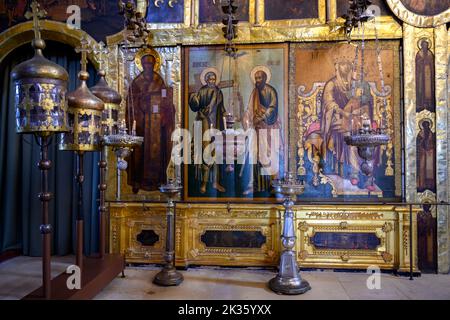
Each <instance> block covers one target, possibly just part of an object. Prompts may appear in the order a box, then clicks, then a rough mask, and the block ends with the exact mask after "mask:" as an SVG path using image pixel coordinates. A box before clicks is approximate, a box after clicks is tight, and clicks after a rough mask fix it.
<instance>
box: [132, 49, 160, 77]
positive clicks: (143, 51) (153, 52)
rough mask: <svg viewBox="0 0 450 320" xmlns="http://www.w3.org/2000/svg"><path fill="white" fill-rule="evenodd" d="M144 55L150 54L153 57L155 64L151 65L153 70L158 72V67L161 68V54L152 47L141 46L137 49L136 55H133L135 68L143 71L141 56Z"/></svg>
mask: <svg viewBox="0 0 450 320" xmlns="http://www.w3.org/2000/svg"><path fill="white" fill-rule="evenodd" d="M145 56H152V57H153V58H155V61H156V62H155V65H154V67H153V71H155V72H159V69H160V68H161V64H162V62H161V56H160V55H159V53H158V52H157V51H156V50H155V49H153V48H142V49H139V51H138V52H136V56H135V57H134V63H135V64H136V68H138V70H139V71H141V72H142V71H143V70H144V68H143V67H142V61H141V60H142V58H143V57H145Z"/></svg>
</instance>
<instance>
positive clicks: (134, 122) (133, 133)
mask: <svg viewBox="0 0 450 320" xmlns="http://www.w3.org/2000/svg"><path fill="white" fill-rule="evenodd" d="M131 132H132V135H133V136H135V135H136V120H133V130H132V131H131Z"/></svg>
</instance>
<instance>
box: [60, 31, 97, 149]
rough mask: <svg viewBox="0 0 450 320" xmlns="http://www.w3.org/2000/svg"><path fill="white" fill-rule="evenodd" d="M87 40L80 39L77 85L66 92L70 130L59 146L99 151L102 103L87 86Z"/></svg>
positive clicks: (64, 135) (61, 147)
mask: <svg viewBox="0 0 450 320" xmlns="http://www.w3.org/2000/svg"><path fill="white" fill-rule="evenodd" d="M87 45H88V43H87V40H86V39H82V41H81V49H77V51H78V52H82V59H81V65H82V70H81V71H80V73H79V74H78V79H79V80H80V85H79V87H78V88H77V89H76V90H75V91H73V92H70V93H68V94H67V100H68V122H69V129H70V131H69V132H67V133H64V134H63V136H62V139H61V143H60V146H59V149H60V150H64V151H100V149H101V131H102V113H103V110H104V103H103V101H102V100H100V99H99V98H97V97H96V96H95V95H94V94H93V93H92V92H91V91H90V90H89V88H88V86H87V84H86V81H87V80H88V79H89V73H87V71H86V64H87V57H86V54H87V52H88V49H87Z"/></svg>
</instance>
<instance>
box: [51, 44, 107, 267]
mask: <svg viewBox="0 0 450 320" xmlns="http://www.w3.org/2000/svg"><path fill="white" fill-rule="evenodd" d="M75 51H76V52H77V53H80V52H81V71H80V73H79V74H78V79H79V80H80V85H79V86H78V88H77V89H76V90H75V91H73V92H70V93H68V94H67V98H68V107H69V108H68V116H69V128H70V131H69V132H67V133H64V134H63V136H62V139H61V143H60V146H59V149H60V150H63V151H74V152H76V154H77V160H78V165H77V174H76V180H77V183H78V214H77V250H76V251H77V252H76V264H77V266H78V267H79V268H80V269H82V266H83V237H84V236H83V225H84V214H83V182H84V170H83V158H84V153H85V152H92V151H100V150H101V130H102V122H101V119H102V113H103V110H104V103H103V101H102V100H100V99H99V98H97V97H96V96H95V95H94V94H93V93H92V92H91V91H90V90H89V88H88V87H87V84H86V81H87V80H88V79H89V73H88V72H87V71H86V70H87V68H86V66H87V53H88V52H90V51H91V50H90V49H89V42H88V41H87V39H86V37H85V36H83V38H82V39H81V42H80V47H79V48H77V49H76V50H75Z"/></svg>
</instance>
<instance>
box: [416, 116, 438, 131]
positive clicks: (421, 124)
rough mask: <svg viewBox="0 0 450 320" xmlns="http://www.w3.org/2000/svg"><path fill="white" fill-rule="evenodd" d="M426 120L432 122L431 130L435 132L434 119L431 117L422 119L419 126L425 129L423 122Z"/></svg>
mask: <svg viewBox="0 0 450 320" xmlns="http://www.w3.org/2000/svg"><path fill="white" fill-rule="evenodd" d="M424 122H429V123H430V130H431V132H433V133H434V131H435V128H434V121H433V120H432V119H429V118H424V119H421V120H420V121H419V128H420V129H421V130H423V123H424Z"/></svg>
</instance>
